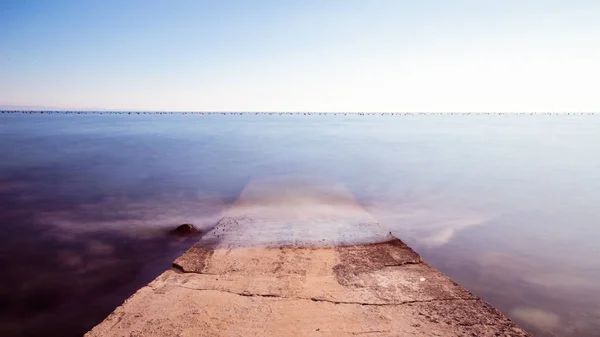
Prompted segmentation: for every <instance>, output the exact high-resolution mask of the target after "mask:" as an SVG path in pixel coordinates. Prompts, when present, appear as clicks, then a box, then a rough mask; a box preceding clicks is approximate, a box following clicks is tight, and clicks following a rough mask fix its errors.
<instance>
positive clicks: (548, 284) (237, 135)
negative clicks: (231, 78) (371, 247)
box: [0, 111, 600, 336]
mask: <svg viewBox="0 0 600 337" xmlns="http://www.w3.org/2000/svg"><path fill="white" fill-rule="evenodd" d="M0 144H1V146H0V233H1V234H0V266H2V272H1V273H0V335H1V336H50V335H52V336H79V335H82V334H83V333H85V332H86V331H88V330H89V329H91V328H92V327H93V326H94V325H96V324H98V323H99V322H101V321H102V320H103V319H104V318H105V317H106V316H107V315H108V314H109V313H110V312H111V311H112V310H114V308H115V307H117V306H118V305H120V304H121V303H123V301H124V300H125V299H126V298H127V297H129V296H130V295H131V294H133V293H134V292H135V291H136V290H137V289H138V288H140V287H141V286H143V285H145V284H147V283H148V282H149V281H151V280H152V279H154V278H155V277H156V276H158V275H159V274H160V273H161V272H163V271H164V270H166V269H168V268H170V267H171V263H172V261H173V260H174V259H175V258H176V257H177V256H179V255H180V254H182V253H183V252H185V250H186V249H188V248H189V247H190V246H191V245H192V244H193V243H194V242H195V239H194V238H193V237H174V236H172V235H168V231H169V230H170V229H172V228H174V227H176V226H177V225H180V224H183V223H192V224H194V225H195V226H197V227H198V228H200V229H201V230H204V231H206V230H208V229H210V228H211V227H212V226H214V225H215V224H216V222H217V221H218V220H219V218H220V215H221V213H222V212H223V210H225V209H226V208H227V207H228V205H231V204H232V203H233V202H234V201H235V200H236V198H237V197H238V196H239V194H240V192H241V191H242V190H243V189H244V187H245V186H246V185H247V184H248V183H249V182H250V181H252V180H253V179H255V178H256V177H270V176H274V177H275V176H285V175H302V176H303V177H305V178H306V179H315V181H321V182H322V181H330V182H332V183H333V182H335V183H336V184H342V185H343V186H344V187H345V188H346V189H348V190H349V191H350V192H351V193H352V194H353V195H354V197H355V198H356V200H357V201H358V202H359V203H360V205H361V206H362V207H364V208H365V209H366V210H368V211H369V212H370V213H372V214H373V215H374V216H375V218H376V219H377V220H378V221H379V222H380V224H381V225H383V226H385V227H387V228H388V229H389V230H390V231H391V232H392V233H393V234H394V235H396V236H397V237H399V238H400V239H401V240H403V241H404V242H406V243H407V244H408V245H410V246H411V247H412V248H414V249H415V250H416V251H417V252H418V253H420V254H421V255H422V256H423V258H424V260H425V261H426V262H428V263H429V264H431V265H433V266H434V267H436V268H438V269H439V270H440V271H442V272H443V273H445V274H447V275H449V276H450V277H452V278H453V279H454V280H456V281H457V282H458V283H460V284H461V285H463V286H464V287H466V288H467V289H468V290H470V291H471V292H473V293H474V294H476V295H478V296H480V297H482V298H483V299H484V300H486V301H487V302H489V303H490V304H492V305H493V306H495V307H497V308H498V309H500V310H501V311H502V312H503V313H505V314H506V315H507V316H508V317H510V318H511V319H512V320H514V321H515V322H516V323H517V324H519V325H521V326H522V327H523V328H525V329H526V330H528V331H530V332H532V333H533V334H534V335H536V336H600V115H598V114H581V113H564V114H549V113H535V114H509V113H487V114H483V113H480V114H477V113H471V114H465V113H448V114H428V113H395V114H379V113H377V114H371V113H368V114H367V113H363V114H350V113H335V114H332V113H328V114H325V113H168V112H167V113H165V112H160V113H159V112H106V111H104V112H101V111H95V112H92V111H85V112H48V111H45V112H44V113H41V112H14V111H13V112H8V111H5V112H2V113H0ZM290 193H293V191H291V192H290Z"/></svg>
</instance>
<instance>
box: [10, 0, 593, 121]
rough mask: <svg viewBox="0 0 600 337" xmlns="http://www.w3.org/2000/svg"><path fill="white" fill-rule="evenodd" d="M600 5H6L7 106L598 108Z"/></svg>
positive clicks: (291, 1)
mask: <svg viewBox="0 0 600 337" xmlns="http://www.w3.org/2000/svg"><path fill="white" fill-rule="evenodd" d="M599 60H600V1H597V0H518V1H516V0H455V1H450V0H447V1H441V0H256V1H250V0H247V1H242V0H238V1H235V0H214V1H202V0H190V1H184V0H172V1H155V0H102V1H100V0H91V1H81V0H72V1H65V0H55V1H47V0H0V108H2V107H5V108H6V107H9V106H10V107H48V108H51V109H102V110H105V109H106V110H148V111H164V110H166V111H348V112H367V111H380V112H421V111H429V112H475V111H484V112H486V111H487V112H498V111H504V112H513V111H515V112H516V111H518V112H530V111H536V112H539V111H548V112H567V111H569V112H599V111H600V82H599V80H600V61H599Z"/></svg>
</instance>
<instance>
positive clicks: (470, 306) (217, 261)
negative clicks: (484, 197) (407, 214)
mask: <svg viewBox="0 0 600 337" xmlns="http://www.w3.org/2000/svg"><path fill="white" fill-rule="evenodd" d="M357 335H368V336H529V334H528V333H527V332H525V331H524V330H522V329H521V328H520V327H518V326H517V325H515V324H514V323H513V322H512V321H510V320H509V319H508V318H507V317H505V316H504V315H503V314H502V313H501V312H500V311H498V310H497V309H495V308H493V307H492V306H490V305H489V304H488V303H486V302H485V301H483V300H481V299H480V298H478V297H477V296H475V295H474V294H472V293H470V292H469V291H467V290H466V289H464V288H463V287H461V286H460V285H459V284H457V283H456V282H454V281H453V280H452V279H450V278H449V277H447V276H445V275H443V274H442V273H440V272H439V271H438V270H436V269H435V268H433V267H432V266H430V265H428V264H427V263H425V262H424V261H423V260H422V259H421V257H420V256H419V255H418V254H417V253H416V252H415V251H413V250H412V249H411V248H410V247H408V246H407V245H406V244H404V243H403V242H402V241H401V240H400V239H398V238H396V237H395V236H393V235H392V234H391V233H390V232H389V231H387V230H386V229H385V228H384V227H382V226H381V225H380V224H379V223H378V222H377V221H376V219H374V218H373V217H372V216H371V215H370V214H369V212H367V211H366V210H365V209H364V208H363V207H361V205H360V204H359V203H358V202H357V201H356V200H355V199H354V197H353V196H352V194H351V193H350V192H349V191H348V190H347V189H345V188H344V187H343V186H341V185H333V186H326V187H323V186H318V185H317V186H307V184H305V183H304V182H302V181H292V182H290V181H287V180H286V181H282V180H277V179H258V180H255V181H252V182H251V183H250V184H248V186H247V187H246V188H245V189H244V190H243V191H242V193H241V195H240V196H239V198H238V200H237V201H236V202H235V203H234V204H233V205H232V206H231V207H230V208H229V209H228V210H226V211H225V212H224V214H223V217H222V219H221V220H220V221H219V222H218V223H217V224H216V226H214V227H213V228H212V229H211V230H210V231H208V232H207V233H205V234H204V235H203V236H202V237H201V238H200V239H199V241H198V242H197V243H196V244H195V245H194V246H193V247H191V248H190V249H189V250H188V251H187V252H186V253H184V254H183V255H182V256H181V257H179V258H177V259H176V260H175V261H174V263H173V268H171V269H169V270H167V271H165V272H164V273H162V274H161V275H160V276H158V277H157V278H156V279H155V280H154V281H152V282H150V283H149V284H148V285H147V286H145V287H143V288H141V289H139V290H138V291H137V292H136V293H135V294H133V295H132V296H131V297H130V298H129V299H127V300H126V301H125V303H123V304H122V305H121V306H119V307H118V308H116V309H115V310H114V312H112V313H111V314H110V315H109V316H108V317H107V318H106V319H105V320H104V321H103V322H101V323H100V324H99V325H97V326H96V327H94V328H93V329H92V330H91V331H89V332H88V333H87V334H86V336H89V337H92V336H357Z"/></svg>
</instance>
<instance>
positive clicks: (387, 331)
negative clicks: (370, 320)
mask: <svg viewBox="0 0 600 337" xmlns="http://www.w3.org/2000/svg"><path fill="white" fill-rule="evenodd" d="M389 332H392V330H371V331H356V332H350V334H351V335H355V336H358V335H368V334H371V333H389Z"/></svg>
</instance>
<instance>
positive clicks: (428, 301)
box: [175, 284, 478, 306]
mask: <svg viewBox="0 0 600 337" xmlns="http://www.w3.org/2000/svg"><path fill="white" fill-rule="evenodd" d="M175 286H176V287H179V288H185V289H190V290H197V291H217V292H222V293H229V294H234V295H238V296H244V297H268V298H282V299H290V300H302V301H312V302H328V303H333V304H336V305H337V304H347V305H361V306H399V305H406V304H414V303H432V302H449V301H477V300H478V299H477V298H462V297H452V298H434V299H430V300H411V301H401V302H395V303H366V302H357V301H334V300H329V299H324V298H318V297H288V296H282V295H280V294H253V293H249V292H235V291H229V290H223V289H201V288H193V287H186V286H184V285H181V284H176V285H175Z"/></svg>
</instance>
